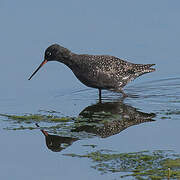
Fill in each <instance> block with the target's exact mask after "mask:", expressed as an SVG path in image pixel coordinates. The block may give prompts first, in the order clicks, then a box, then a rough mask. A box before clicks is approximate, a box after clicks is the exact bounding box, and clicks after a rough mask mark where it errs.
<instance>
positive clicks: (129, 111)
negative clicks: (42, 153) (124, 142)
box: [36, 101, 156, 152]
mask: <svg viewBox="0 0 180 180" xmlns="http://www.w3.org/2000/svg"><path fill="white" fill-rule="evenodd" d="M155 116H156V115H155V114H154V113H145V112H141V111H139V110H137V109H136V108H134V107H132V106H129V105H126V104H124V103H123V102H122V101H119V102H105V103H97V104H95V105H91V106H88V107H86V108H85V109H84V110H83V111H82V112H81V113H80V114H79V117H80V119H81V120H82V121H83V123H82V124H83V125H80V124H81V123H79V122H76V121H74V126H73V128H72V129H71V132H72V134H73V133H75V134H76V137H77V134H79V138H74V137H63V136H57V135H51V134H49V133H47V132H46V131H45V130H42V129H41V132H42V133H43V134H44V135H45V138H46V145H47V147H48V148H49V149H51V150H52V151H54V152H58V151H61V150H63V149H65V148H67V147H68V146H70V145H72V143H73V142H75V141H77V140H79V139H83V138H87V137H88V138H89V137H90V136H89V134H93V137H94V136H99V137H101V138H106V137H109V136H112V135H115V134H118V133H120V132H121V131H123V130H125V129H127V128H128V127H130V126H134V125H138V124H141V123H145V122H151V121H155V120H153V118H154V117H155ZM84 124H85V125H84ZM36 126H37V127H39V125H38V124H36ZM81 133H83V138H82V137H81V136H80V134H81ZM85 134H87V137H85ZM91 137H92V136H91Z"/></svg>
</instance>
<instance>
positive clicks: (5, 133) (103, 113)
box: [0, 1, 180, 180]
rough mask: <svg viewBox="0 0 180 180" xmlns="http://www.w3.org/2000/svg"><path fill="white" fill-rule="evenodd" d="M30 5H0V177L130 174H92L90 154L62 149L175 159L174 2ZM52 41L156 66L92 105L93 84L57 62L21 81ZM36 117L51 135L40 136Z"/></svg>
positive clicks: (179, 150)
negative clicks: (161, 153) (162, 153)
mask: <svg viewBox="0 0 180 180" xmlns="http://www.w3.org/2000/svg"><path fill="white" fill-rule="evenodd" d="M40 2H41V1H39V2H36V1H32V2H31V3H29V4H28V5H27V4H25V3H23V1H19V2H17V4H12V3H11V4H10V3H8V1H6V2H2V6H1V12H0V14H1V16H0V18H1V20H2V29H1V31H2V33H1V36H2V35H3V34H5V35H6V36H2V41H1V42H0V47H1V49H2V53H1V54H0V58H1V67H0V82H1V93H0V107H1V108H0V114H1V115H0V122H1V128H0V132H1V136H0V142H1V149H0V154H1V165H0V169H1V174H0V177H1V179H12V178H13V179H15V180H16V179H22V178H26V179H32V178H36V179H50V178H51V179H72V178H74V179H92V178H93V179H103V180H104V179H108V180H109V179H119V178H120V176H122V175H127V174H131V173H132V171H131V170H129V171H128V172H126V171H121V172H112V171H109V170H107V172H106V173H102V171H101V170H98V169H95V168H93V166H95V165H96V162H94V161H93V160H92V159H91V158H79V157H73V156H70V155H72V154H74V155H85V154H88V153H91V152H96V151H100V152H101V151H102V150H106V151H107V150H108V151H109V153H111V152H116V153H132V152H141V151H144V150H148V151H150V152H155V151H157V150H164V151H168V150H172V151H173V152H174V153H176V154H178V155H180V143H179V140H178V137H179V127H180V90H179V89H180V75H179V65H180V63H179V48H178V45H179V40H180V39H179V36H178V33H179V30H180V24H179V19H178V17H179V15H180V14H179V13H180V12H179V9H178V8H177V7H178V5H179V2H178V1H174V2H173V3H170V1H158V2H157V1H151V3H150V2H149V3H148V5H147V4H146V3H147V2H146V3H145V2H144V1H139V2H138V3H137V4H134V5H133V4H132V2H130V1H126V2H116V3H115V4H113V3H110V2H109V3H107V2H106V3H104V4H103V5H102V4H101V3H99V2H95V1H91V3H90V2H87V4H84V3H83V1H77V2H76V3H74V2H73V1H70V2H69V4H68V3H67V2H66V1H62V2H61V3H60V2H59V1H55V2H54V4H51V3H44V2H41V3H42V4H43V6H42V4H41V3H40ZM129 3H130V4H131V5H132V7H133V8H132V7H131V6H130V4H129ZM95 4H96V6H94V5H95ZM138 4H139V5H141V6H139V5H138ZM102 7H103V8H102ZM119 7H122V8H121V10H120V11H119ZM67 9H68V12H69V13H67ZM32 11H33V13H32ZM92 11H93V12H94V13H91V12H92ZM127 11H128V12H129V13H128V14H127ZM7 12H8V13H7ZM47 12H48V13H47ZM107 12H110V13H109V14H107ZM124 14H126V16H125V15H124ZM54 16H55V17H56V18H57V19H58V21H57V19H56V18H54ZM107 22H108V25H109V26H110V27H109V26H107ZM90 27H95V28H94V30H92V28H90ZM111 27H114V28H111ZM90 29H91V30H90ZM54 42H57V43H60V44H62V45H64V46H66V47H68V48H70V49H71V50H73V51H74V52H77V53H89V54H111V55H115V56H118V57H122V58H124V57H128V59H129V61H132V62H134V63H156V66H155V68H156V72H153V73H149V74H146V75H144V76H142V77H140V78H138V79H136V80H135V81H133V82H132V83H130V84H129V85H128V86H126V87H125V92H127V94H128V95H129V97H127V98H125V99H123V98H122V96H121V94H118V93H114V92H110V91H103V93H102V96H103V99H102V102H103V103H102V104H99V103H98V91H97V90H96V89H91V88H87V87H85V86H84V85H82V84H81V83H80V82H79V81H78V80H77V79H76V78H75V77H74V75H73V74H72V72H71V71H70V70H69V69H68V68H67V67H65V66H64V65H62V64H60V63H57V62H51V63H47V65H45V66H44V67H43V68H42V69H41V70H40V72H38V73H37V74H36V76H35V77H33V79H32V80H31V81H28V80H27V79H28V77H29V76H30V75H31V73H32V72H33V70H34V69H35V68H36V67H37V66H38V65H39V64H40V62H41V60H42V58H43V53H44V49H45V48H46V47H47V46H48V45H50V44H52V43H54ZM119 42H121V43H119ZM36 123H38V125H39V126H40V127H41V128H42V129H43V130H45V131H47V133H49V134H50V135H52V136H50V138H49V139H47V138H46V139H45V137H44V135H43V134H42V132H41V131H40V129H41V128H39V127H36ZM42 129H41V130H42ZM67 137H68V138H67ZM46 143H47V144H46ZM60 145H61V146H60ZM57 151H58V152H57ZM102 152H103V151H102ZM171 156H172V155H171V153H168V155H167V157H169V158H170V157H171ZM107 163H108V162H107ZM110 163H111V162H110ZM117 165H118V162H117ZM177 169H178V168H177ZM178 170H179V169H178ZM10 172H11V173H10ZM133 178H135V177H132V176H130V177H127V178H126V179H133ZM122 179H123V178H122Z"/></svg>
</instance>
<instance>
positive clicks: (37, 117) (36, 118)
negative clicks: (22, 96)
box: [0, 114, 72, 123]
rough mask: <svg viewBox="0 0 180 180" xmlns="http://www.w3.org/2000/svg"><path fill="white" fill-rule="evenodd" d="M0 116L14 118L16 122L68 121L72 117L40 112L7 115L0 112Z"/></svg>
mask: <svg viewBox="0 0 180 180" xmlns="http://www.w3.org/2000/svg"><path fill="white" fill-rule="evenodd" d="M0 116H3V117H6V118H8V119H9V120H15V121H17V122H19V123H20V122H24V123H32V122H40V121H44V122H69V121H71V120H72V117H58V116H54V115H42V114H25V115H22V116H19V115H7V114H0Z"/></svg>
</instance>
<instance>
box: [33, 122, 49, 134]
mask: <svg viewBox="0 0 180 180" xmlns="http://www.w3.org/2000/svg"><path fill="white" fill-rule="evenodd" d="M36 126H37V127H40V126H39V124H38V123H36ZM41 132H42V133H43V134H44V135H45V136H48V135H49V134H48V132H46V131H45V130H43V129H41Z"/></svg>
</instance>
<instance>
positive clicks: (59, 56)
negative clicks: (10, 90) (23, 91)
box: [28, 44, 71, 80]
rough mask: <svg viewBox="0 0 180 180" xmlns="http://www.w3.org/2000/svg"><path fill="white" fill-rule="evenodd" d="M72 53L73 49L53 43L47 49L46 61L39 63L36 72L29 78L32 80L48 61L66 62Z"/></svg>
mask: <svg viewBox="0 0 180 180" xmlns="http://www.w3.org/2000/svg"><path fill="white" fill-rule="evenodd" d="M70 53H71V51H69V50H68V49H67V48H64V47H62V46H60V45H58V44H53V45H51V46H49V47H48V48H47V49H46V50H45V53H44V61H43V62H42V63H41V64H40V65H39V67H38V68H37V69H36V70H35V71H34V73H33V74H32V75H31V77H30V78H29V79H28V80H30V79H31V78H32V77H33V76H34V75H35V74H36V72H37V71H38V70H39V69H40V68H41V67H42V66H43V65H44V64H46V63H47V62H48V61H59V62H62V63H64V62H65V61H66V60H67V58H68V57H69V56H70Z"/></svg>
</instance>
